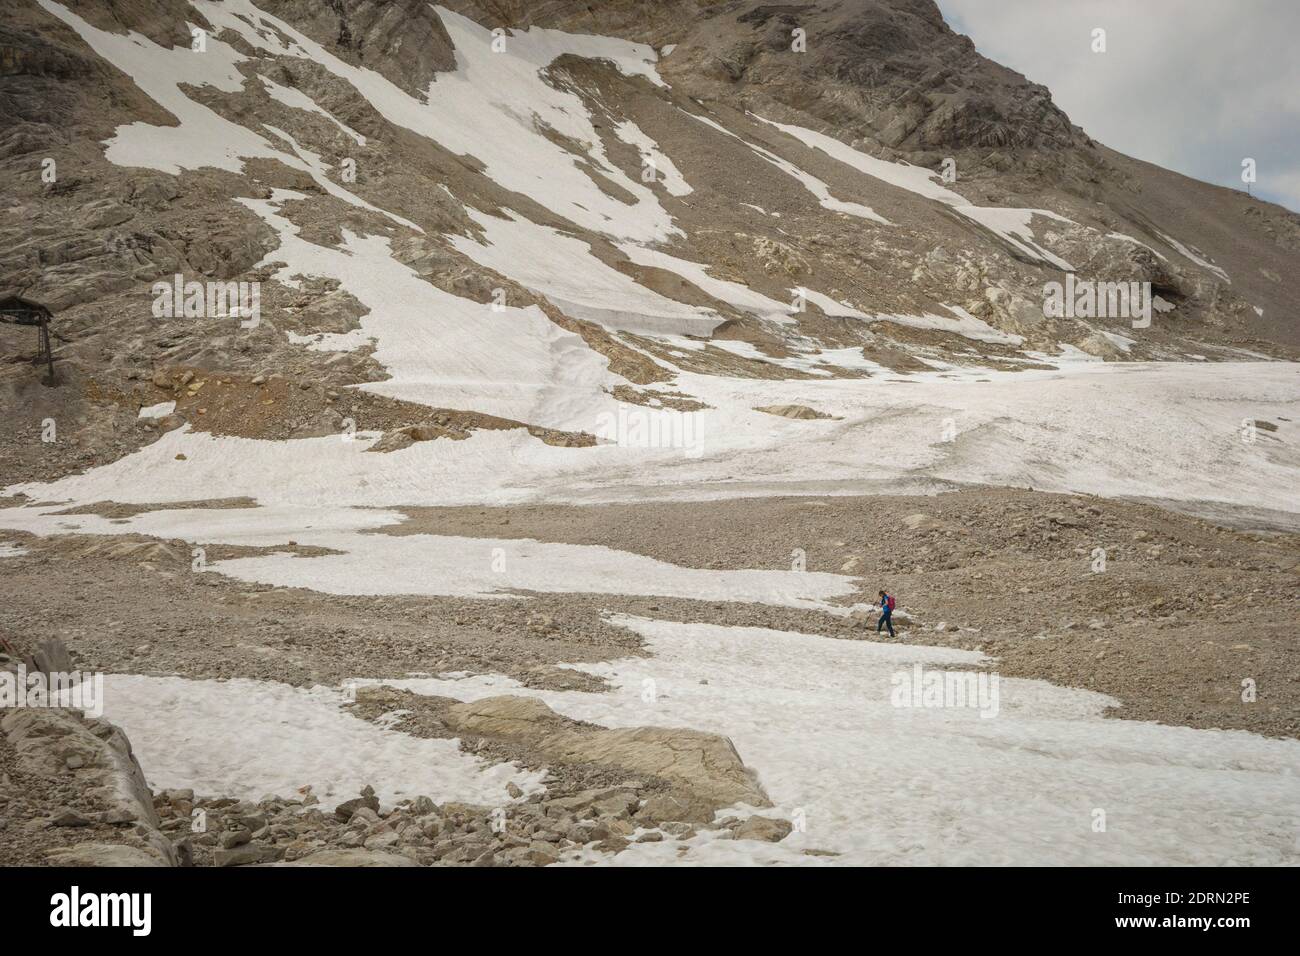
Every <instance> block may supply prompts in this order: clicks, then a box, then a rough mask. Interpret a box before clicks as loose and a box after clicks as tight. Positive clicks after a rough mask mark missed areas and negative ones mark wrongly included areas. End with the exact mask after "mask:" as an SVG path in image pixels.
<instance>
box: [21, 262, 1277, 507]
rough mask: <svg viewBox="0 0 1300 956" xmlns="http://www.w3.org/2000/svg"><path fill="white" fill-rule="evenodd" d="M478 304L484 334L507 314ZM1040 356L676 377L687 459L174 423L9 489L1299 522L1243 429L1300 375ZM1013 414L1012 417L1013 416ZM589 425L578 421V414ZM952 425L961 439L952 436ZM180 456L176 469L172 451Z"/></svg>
mask: <svg viewBox="0 0 1300 956" xmlns="http://www.w3.org/2000/svg"><path fill="white" fill-rule="evenodd" d="M312 248H316V247H312ZM330 254H331V255H333V254H336V253H333V252H331V253H330ZM337 254H338V255H340V256H342V254H341V253H337ZM344 258H346V257H344ZM358 268H364V269H366V270H369V269H370V268H372V267H371V266H358ZM395 278H399V277H395ZM367 281H369V280H368V279H366V278H365V277H363V278H362V279H361V280H360V283H359V286H358V288H359V289H361V290H362V295H363V296H364V295H369V293H368V292H366V291H365V289H366V283H367ZM399 281H400V278H399ZM419 284H420V285H422V286H425V288H429V287H428V286H427V284H425V283H419ZM354 291H356V290H354ZM449 298H451V299H452V301H453V302H454V303H463V301H464V300H458V299H455V298H454V297H449ZM480 308H482V309H483V312H484V313H485V314H484V315H483V316H481V317H478V322H479V323H481V324H484V325H485V324H486V323H489V322H491V321H493V320H502V318H503V317H502V316H496V315H492V314H491V312H490V311H488V310H487V309H486V307H480ZM520 311H523V310H520ZM407 321H409V322H411V324H412V327H413V329H415V330H416V331H417V332H418V329H419V328H420V327H430V326H434V327H436V324H437V318H436V317H435V316H430V315H429V314H428V313H427V311H423V312H419V313H417V312H415V311H412V313H411V315H410V318H409V319H408V320H407ZM540 321H541V320H540V318H539V322H540ZM546 327H547V328H549V329H552V330H555V328H556V327H555V326H554V325H550V324H547V325H546ZM473 328H475V327H474V326H470V330H472V329H473ZM539 328H540V326H539ZM478 331H479V335H480V336H482V335H484V334H485V332H486V330H485V329H483V328H480V329H479V330H478ZM464 334H465V335H467V336H469V335H470V331H466V332H465V333H464ZM513 334H515V335H516V336H517V338H516V339H513V340H512V341H514V342H516V348H515V350H514V351H513V352H512V353H511V354H510V356H509V357H508V359H509V360H514V361H518V360H520V359H521V357H522V356H527V354H528V353H527V352H526V351H525V344H526V341H527V338H526V336H524V335H522V334H521V333H519V332H518V330H516V331H515V333H513ZM561 334H566V333H561ZM574 338H576V336H575V337H574ZM382 342H383V340H382V338H381V346H382ZM393 348H395V349H399V348H400V346H399V345H397V344H394V346H393ZM466 349H467V350H468V351H467V352H466V353H465V354H464V355H459V356H458V355H456V354H450V355H440V354H439V352H438V343H437V340H436V339H435V338H434V337H433V336H432V335H430V337H429V338H428V339H427V340H426V339H424V338H422V337H421V336H420V335H418V334H416V335H415V337H414V338H413V339H411V340H409V342H408V343H407V344H406V347H405V349H403V350H402V352H403V355H404V356H406V358H405V359H404V360H405V361H411V362H415V361H419V362H421V363H437V362H447V363H461V362H466V361H468V359H467V358H466V357H465V356H466V355H468V356H471V357H472V356H474V355H476V354H482V355H483V356H484V357H483V362H484V363H488V362H491V363H493V364H491V365H485V368H487V369H489V370H491V369H498V370H499V369H500V368H502V367H503V366H501V365H500V364H497V363H498V362H499V357H498V356H496V355H495V354H489V353H494V352H500V351H502V349H499V348H498V349H496V350H493V349H491V348H489V347H487V346H484V345H482V344H480V343H472V344H470V345H467V346H466ZM588 354H592V353H588ZM1078 354H1079V356H1080V358H1090V357H1088V356H1083V353H1078ZM1041 358H1043V359H1044V360H1046V361H1050V362H1053V363H1056V364H1059V365H1060V366H1061V367H1060V368H1059V369H1053V370H1050V371H1049V370H1039V369H1030V370H1025V371H1021V372H997V371H989V370H985V369H953V370H942V371H938V370H937V371H934V372H923V373H917V374H913V375H911V376H909V377H908V378H907V379H906V380H905V381H906V382H907V384H906V385H900V384H899V382H898V381H897V380H896V377H895V376H883V375H882V376H874V377H871V378H866V379H861V378H858V379H818V380H784V381H782V380H760V379H734V378H723V377H718V376H710V375H698V374H692V373H686V372H682V373H679V374H678V375H677V377H676V381H675V385H676V387H677V389H678V390H680V391H682V392H684V393H686V394H690V395H695V396H698V397H699V398H701V399H702V400H703V401H705V402H706V403H707V404H708V405H710V406H711V407H710V408H709V409H707V410H704V411H700V412H697V413H695V420H694V426H693V428H694V434H693V441H694V443H695V446H694V451H695V454H693V455H692V454H688V452H691V451H692V449H690V448H684V447H629V446H619V445H614V444H602V445H598V446H596V447H591V448H559V447H554V446H551V445H546V444H543V443H542V442H539V441H537V440H536V439H534V438H532V437H531V436H529V435H528V434H527V433H526V432H524V431H522V430H520V429H515V430H511V431H480V432H476V433H475V434H474V435H473V436H472V437H471V438H469V439H466V440H464V441H447V440H440V441H430V442H417V443H415V444H414V445H412V446H410V447H408V448H405V449H402V450H400V451H395V452H391V453H387V454H373V453H368V452H367V451H366V449H367V448H368V447H369V446H370V445H371V444H372V443H373V442H374V440H375V437H376V436H374V435H370V436H364V435H358V436H357V438H356V439H355V440H352V441H348V440H345V438H344V437H343V436H338V437H324V438H311V439H300V440H294V441H286V442H275V441H259V440H254V439H242V438H234V437H215V436H212V435H207V434H202V433H195V432H192V431H190V430H189V429H188V428H184V429H177V430H175V431H171V432H168V433H167V434H165V435H163V436H161V437H160V438H159V439H158V441H156V442H155V443H153V444H151V445H149V446H147V447H145V448H142V449H140V450H139V451H138V452H136V453H135V454H133V455H129V456H127V457H126V458H123V459H121V460H119V461H116V462H113V463H112V464H109V465H105V466H103V467H100V468H96V469H93V470H91V471H89V472H87V473H85V474H82V475H69V476H68V477H66V478H63V479H60V480H58V481H55V482H50V483H41V482H27V483H20V484H17V485H12V486H10V487H9V488H7V489H5V493H6V494H15V493H18V492H22V493H24V494H27V495H29V496H30V497H31V498H33V499H34V500H38V501H63V500H68V501H78V502H83V503H85V502H94V501H104V500H116V501H124V502H141V503H147V502H155V501H156V502H168V501H172V502H175V501H195V500H200V499H206V498H233V497H244V496H247V497H251V498H254V499H255V500H257V501H258V502H259V503H261V504H263V505H271V504H284V505H299V506H303V505H305V506H315V507H319V506H348V505H363V506H371V507H376V506H377V507H384V506H400V505H421V504H427V505H458V504H510V503H514V502H522V501H535V502H543V501H597V500H636V499H637V498H676V499H702V498H716V497H734V496H741V495H750V494H779V493H787V494H788V493H795V494H798V493H806V494H817V493H828V492H829V493H836V494H852V493H862V491H863V490H864V489H871V488H873V486H878V485H879V484H880V483H881V482H888V481H913V480H915V479H916V478H917V477H920V476H924V477H926V478H931V479H937V480H940V481H950V482H978V483H988V484H995V485H1003V486H1013V487H1027V486H1032V487H1034V488H1037V489H1040V490H1048V491H1074V492H1086V493H1092V494H1102V495H1111V496H1120V495H1134V496H1140V497H1151V498H1160V499H1166V500H1170V499H1172V500H1184V501H1214V502H1222V503H1226V504H1235V505H1244V506H1247V507H1252V508H1270V509H1275V510H1280V511H1286V512H1292V513H1295V512H1300V500H1297V496H1296V495H1295V493H1294V480H1293V479H1294V475H1295V471H1296V469H1297V468H1300V449H1297V448H1296V447H1295V446H1294V445H1291V444H1287V443H1283V442H1264V441H1258V442H1254V443H1247V442H1243V441H1242V440H1241V437H1240V426H1241V422H1242V420H1243V419H1246V418H1252V419H1253V418H1268V419H1275V418H1278V417H1283V418H1289V419H1292V420H1295V419H1300V365H1295V364H1290V363H1281V362H1242V363H1215V364H1213V365H1210V364H1204V363H1197V362H1190V363H1178V364H1175V363H1151V364H1148V363H1123V364H1121V363H1109V362H1099V361H1096V360H1092V361H1077V362H1071V361H1068V360H1066V359H1068V356H1066V357H1064V358H1063V357H1062V356H1057V357H1049V356H1042V357H1041ZM402 360H403V359H402V357H401V356H399V357H398V361H399V363H400V361H402ZM398 367H400V364H399V366H398ZM424 367H427V366H424ZM452 367H453V368H454V367H456V366H455V365H454V364H453V365H452ZM483 374H484V373H480V375H483ZM492 374H501V373H499V372H497V371H494V372H492ZM505 381H506V382H508V381H509V380H508V379H506V380H505ZM377 384H378V385H379V386H383V385H386V384H389V383H377ZM392 387H393V388H394V389H395V390H400V385H398V386H392ZM423 387H424V388H426V389H427V394H428V395H429V396H431V397H432V396H437V395H445V394H447V392H448V391H449V390H450V389H452V388H453V387H456V386H454V385H453V384H450V383H446V382H443V381H439V382H436V383H428V384H427V385H425V386H423ZM463 388H464V389H465V392H466V393H470V389H469V387H468V386H463ZM470 394H471V397H476V398H479V399H482V400H484V401H495V402H497V403H498V404H497V405H495V406H493V405H489V409H491V408H493V407H496V408H499V409H500V411H499V412H498V413H504V412H507V411H509V410H510V409H509V408H508V407H502V405H501V404H499V403H500V401H501V399H500V398H499V397H495V396H505V395H509V394H510V390H509V389H508V388H507V387H505V386H503V385H501V384H499V380H498V383H494V382H493V381H487V380H485V381H482V383H481V385H479V386H477V387H476V388H475V389H474V390H473V391H472V393H470ZM484 396H486V398H484ZM764 405H808V406H810V407H813V408H816V409H817V410H819V411H822V412H825V413H827V414H829V415H834V416H836V417H837V418H838V419H840V420H839V421H830V422H825V421H823V422H800V421H791V420H786V419H781V418H776V417H774V416H771V415H765V414H763V413H761V412H756V411H754V408H756V407H758V406H764ZM542 407H549V408H556V407H558V406H557V405H556V404H543V406H542ZM1008 408H1014V409H1015V410H1016V415H1015V417H1014V418H1013V417H1009V416H1008V414H1007V409H1008ZM635 410H636V411H637V412H638V413H640V412H642V411H644V412H645V413H646V415H647V416H653V415H654V413H655V410H653V409H642V408H640V407H636V408H635ZM582 414H583V413H582V412H580V411H577V410H575V411H573V412H572V415H571V419H572V418H579V419H580V418H581V417H582ZM564 417H565V416H562V415H559V414H556V415H555V419H556V420H563V419H564ZM948 419H951V420H952V423H953V425H954V426H955V428H956V431H957V438H956V440H955V441H950V442H945V441H944V434H945V429H946V423H947V420H948ZM587 421H588V422H589V424H590V425H591V426H592V427H594V425H595V423H594V422H591V420H590V418H587ZM882 448H884V449H888V453H887V454H882V452H881V449H882ZM178 453H184V455H185V456H186V460H183V461H178V460H176V455H177V454H178ZM1207 462H1211V463H1214V465H1213V467H1208V466H1207V465H1206V463H1207ZM23 510H24V509H8V510H0V528H2V527H6V526H9V525H8V522H9V521H11V520H20V519H21V516H22V512H23Z"/></svg>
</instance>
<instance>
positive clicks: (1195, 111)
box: [937, 0, 1300, 210]
mask: <svg viewBox="0 0 1300 956" xmlns="http://www.w3.org/2000/svg"><path fill="white" fill-rule="evenodd" d="M937 2H938V4H939V6H940V8H941V9H942V10H943V13H944V16H945V18H946V19H947V20H948V23H949V24H950V25H951V26H952V27H953V29H954V30H957V31H958V32H960V33H965V34H967V35H968V36H970V38H971V39H972V40H974V41H975V46H976V47H977V48H978V49H979V51H980V52H981V53H983V54H984V55H985V56H987V57H989V58H990V59H992V60H996V61H997V62H999V63H1002V64H1003V65H1005V66H1009V67H1011V68H1012V69H1014V70H1017V71H1018V72H1020V73H1023V74H1025V76H1027V77H1028V78H1029V79H1030V80H1032V81H1034V82H1036V83H1042V84H1043V85H1044V86H1046V87H1047V88H1048V89H1050V90H1051V91H1052V98H1053V100H1055V102H1056V104H1057V105H1058V106H1060V107H1061V108H1062V109H1063V110H1065V111H1066V113H1068V114H1069V116H1070V118H1071V119H1072V120H1073V121H1074V122H1075V123H1076V124H1078V125H1079V126H1082V127H1083V128H1084V129H1085V130H1086V131H1087V132H1088V134H1089V135H1091V136H1092V137H1093V138H1094V139H1097V140H1100V141H1101V142H1103V143H1105V144H1106V145H1107V146H1110V147H1112V148H1114V149H1117V150H1119V151H1121V152H1124V153H1128V154H1129V155H1132V156H1136V157H1138V158H1139V159H1145V160H1147V161H1149V162H1153V163H1157V164H1158V165H1161V166H1165V167H1168V168H1170V169H1174V170H1177V171H1178V172H1181V173H1185V174H1187V175H1189V176H1195V177H1196V178H1198V179H1203V180H1206V181H1208V182H1213V183H1217V184H1219V185H1223V186H1230V187H1233V188H1237V189H1241V188H1244V187H1243V184H1242V182H1241V161H1242V159H1243V158H1245V157H1250V158H1253V159H1254V160H1255V161H1256V163H1257V171H1258V177H1259V180H1258V183H1257V184H1256V185H1255V187H1254V191H1255V193H1256V194H1257V195H1260V196H1263V197H1264V198H1267V199H1271V200H1273V201H1275V202H1280V203H1283V204H1284V205H1287V206H1289V207H1290V208H1292V209H1297V210H1300V56H1297V55H1296V49H1295V42H1296V37H1297V36H1298V35H1300V3H1297V2H1296V0H1196V2H1192V3H1181V2H1175V0H1146V2H1143V3H1135V2H1133V0H1072V2H1067V0H1053V2H1043V0H996V2H995V0H937ZM1095 28H1101V29H1104V30H1105V31H1106V47H1107V49H1106V52H1105V53H1094V52H1093V50H1092V39H1093V36H1092V33H1093V30H1094V29H1095Z"/></svg>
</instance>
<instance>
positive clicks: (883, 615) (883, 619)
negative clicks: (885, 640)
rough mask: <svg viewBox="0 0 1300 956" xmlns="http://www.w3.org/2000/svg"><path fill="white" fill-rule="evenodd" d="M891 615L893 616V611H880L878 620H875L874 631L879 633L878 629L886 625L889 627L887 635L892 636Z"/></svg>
mask: <svg viewBox="0 0 1300 956" xmlns="http://www.w3.org/2000/svg"><path fill="white" fill-rule="evenodd" d="M893 617H894V612H893V611H881V612H880V620H879V621H877V622H876V633H877V634H879V633H880V629H881V628H882V627H887V628H889V636H890V637H893V636H894V621H893Z"/></svg>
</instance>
